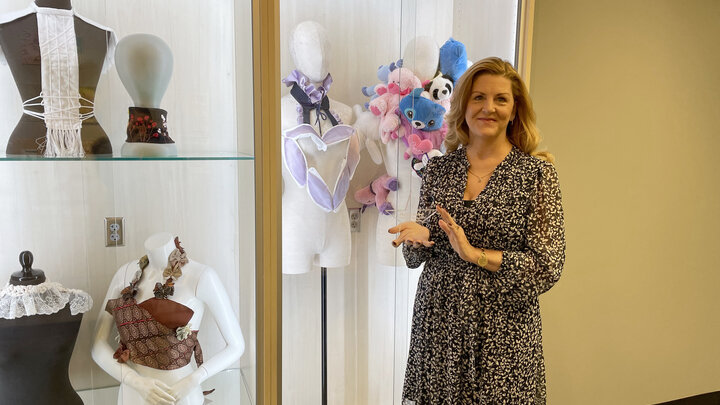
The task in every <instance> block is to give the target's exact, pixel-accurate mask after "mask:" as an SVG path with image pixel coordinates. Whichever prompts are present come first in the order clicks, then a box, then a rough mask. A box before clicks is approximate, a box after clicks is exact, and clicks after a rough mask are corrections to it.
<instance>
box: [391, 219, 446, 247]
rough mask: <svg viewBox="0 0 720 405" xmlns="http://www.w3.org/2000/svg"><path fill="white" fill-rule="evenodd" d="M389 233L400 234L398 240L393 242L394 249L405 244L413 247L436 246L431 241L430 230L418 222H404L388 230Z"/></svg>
mask: <svg viewBox="0 0 720 405" xmlns="http://www.w3.org/2000/svg"><path fill="white" fill-rule="evenodd" d="M388 232H389V233H399V234H400V235H399V236H398V238H397V239H395V240H394V241H392V245H393V246H394V247H398V246H400V245H401V244H403V243H404V244H406V245H408V246H413V247H420V246H432V245H434V244H435V242H433V241H431V240H430V230H429V229H427V228H426V227H424V226H422V225H420V224H418V223H417V222H412V221H409V222H403V223H401V224H398V225H396V226H394V227H392V228H390V229H388Z"/></svg>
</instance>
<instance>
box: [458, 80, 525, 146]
mask: <svg viewBox="0 0 720 405" xmlns="http://www.w3.org/2000/svg"><path fill="white" fill-rule="evenodd" d="M514 116H515V100H514V99H513V95H512V83H511V82H510V79H507V78H505V77H502V76H497V75H491V74H482V75H480V76H478V77H476V78H475V80H474V81H473V85H472V90H471V93H470V97H469V99H468V103H467V106H466V107H465V122H466V123H467V126H468V129H469V130H470V131H469V132H470V142H471V143H472V142H473V140H480V139H482V138H486V137H499V136H505V131H506V130H507V126H508V122H510V120H511V119H513V118H514Z"/></svg>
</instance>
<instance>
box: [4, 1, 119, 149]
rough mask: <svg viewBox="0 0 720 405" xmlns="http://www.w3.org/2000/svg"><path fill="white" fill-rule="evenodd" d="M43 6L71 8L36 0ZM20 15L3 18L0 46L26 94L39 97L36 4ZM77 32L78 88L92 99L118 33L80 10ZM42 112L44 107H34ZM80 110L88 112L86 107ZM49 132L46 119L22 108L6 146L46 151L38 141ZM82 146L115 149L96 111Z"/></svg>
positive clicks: (23, 96) (65, 3)
mask: <svg viewBox="0 0 720 405" xmlns="http://www.w3.org/2000/svg"><path fill="white" fill-rule="evenodd" d="M35 5H37V6H38V7H47V8H55V9H63V10H70V9H72V5H71V2H70V0H36V1H35ZM19 15H20V17H19V18H15V19H12V18H11V19H10V21H4V19H3V20H2V21H0V48H2V52H1V53H2V54H4V55H5V59H6V60H7V63H8V65H9V66H10V71H11V72H12V75H13V77H14V79H15V83H16V85H17V87H18V90H19V92H20V97H21V99H22V100H24V101H25V100H31V99H33V98H36V97H38V95H39V94H40V92H41V90H42V83H41V77H42V76H41V68H40V59H41V58H40V47H39V45H38V28H37V27H38V23H37V16H36V14H35V13H34V12H32V11H31V10H28V12H27V13H25V14H24V15H23V14H19ZM74 24H75V35H76V37H77V43H78V44H80V45H79V46H78V63H79V89H78V90H79V93H80V96H81V97H83V98H85V99H87V100H90V101H93V100H94V98H95V91H96V88H97V84H98V81H99V79H100V74H101V73H102V72H103V69H104V68H105V69H107V68H108V67H109V63H110V62H108V61H107V60H106V55H107V54H108V52H112V51H113V50H112V47H113V46H114V40H115V39H114V38H115V37H114V34H113V32H112V31H111V30H109V29H107V28H105V27H101V26H99V25H97V24H95V23H93V22H91V21H89V20H86V19H84V18H82V17H80V16H78V15H77V14H76V15H75V16H74ZM30 109H32V110H33V111H38V112H42V107H30ZM81 112H87V110H86V109H81ZM45 138H46V126H45V123H44V121H43V120H42V119H39V118H36V117H33V116H30V115H27V114H23V115H22V116H21V118H20V122H18V124H17V125H16V127H15V129H14V130H13V132H12V134H11V136H10V138H9V140H8V145H7V148H6V153H7V154H8V155H42V154H43V150H42V148H40V147H39V144H41V143H42V141H43V140H44V139H45ZM82 148H83V150H84V151H85V153H86V154H94V155H112V146H111V144H110V140H109V139H108V137H107V134H106V133H105V131H104V130H103V128H102V127H101V126H100V124H99V123H98V121H97V119H96V118H95V117H94V116H93V117H90V118H88V119H86V120H84V121H83V122H82Z"/></svg>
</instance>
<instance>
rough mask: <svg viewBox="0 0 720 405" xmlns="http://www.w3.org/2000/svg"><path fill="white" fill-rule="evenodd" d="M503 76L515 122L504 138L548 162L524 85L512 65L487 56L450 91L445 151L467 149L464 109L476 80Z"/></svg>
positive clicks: (548, 154) (548, 158)
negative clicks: (510, 93)
mask: <svg viewBox="0 0 720 405" xmlns="http://www.w3.org/2000/svg"><path fill="white" fill-rule="evenodd" d="M484 74H490V75H496V76H502V77H504V78H506V79H508V80H510V83H511V87H512V94H513V99H514V103H515V119H514V120H513V122H512V125H508V127H507V132H506V135H507V138H508V140H509V141H510V143H512V144H513V145H515V147H517V148H518V149H520V150H521V151H523V152H525V153H527V154H529V155H532V156H537V157H539V158H540V159H543V160H546V161H548V162H551V163H552V162H553V161H554V160H555V159H554V157H553V155H551V154H550V153H549V152H547V151H538V150H537V147H538V145H539V144H540V141H541V138H540V132H539V131H538V129H537V126H535V110H534V109H533V105H532V100H531V99H530V95H529V94H528V90H527V86H525V83H524V82H523V80H522V78H521V77H520V75H519V74H518V72H517V71H516V70H515V68H513V66H512V65H511V64H510V63H508V62H507V61H504V60H502V59H500V58H497V57H490V58H485V59H483V60H480V61H478V62H475V63H474V64H473V65H472V66H470V67H469V68H468V70H466V71H465V73H464V74H463V75H462V76H461V77H460V79H458V82H457V83H456V85H455V90H454V91H453V98H452V102H451V103H450V112H448V114H447V115H446V116H445V119H446V120H447V123H448V134H447V137H446V138H445V148H446V149H447V151H448V152H452V151H454V150H456V149H457V148H458V147H459V146H460V145H463V146H467V144H468V142H469V140H470V134H469V128H468V125H467V122H466V121H465V109H466V107H467V104H468V100H469V99H470V93H471V92H472V87H473V82H474V81H475V78H476V77H478V76H480V75H484Z"/></svg>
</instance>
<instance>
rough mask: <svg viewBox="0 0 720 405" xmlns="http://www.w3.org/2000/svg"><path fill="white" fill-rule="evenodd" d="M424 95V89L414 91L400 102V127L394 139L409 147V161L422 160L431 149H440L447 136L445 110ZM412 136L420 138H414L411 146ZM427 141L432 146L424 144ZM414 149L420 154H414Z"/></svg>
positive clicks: (407, 153)
mask: <svg viewBox="0 0 720 405" xmlns="http://www.w3.org/2000/svg"><path fill="white" fill-rule="evenodd" d="M422 94H423V89H414V90H413V91H412V92H411V93H410V94H408V95H407V96H405V97H403V99H402V100H400V105H399V106H398V109H397V114H398V116H399V117H400V127H399V128H398V129H397V130H396V131H395V135H394V137H395V138H402V139H403V142H404V143H405V146H406V147H407V150H406V151H405V159H409V158H410V156H415V157H417V158H420V157H421V156H422V154H424V153H427V151H429V150H430V149H440V146H441V145H442V142H443V140H445V135H446V134H447V123H445V122H444V120H443V116H444V115H445V108H444V107H443V106H441V105H440V104H437V103H435V102H433V101H432V100H429V99H427V98H425V97H423V96H422ZM411 134H414V135H416V136H417V137H418V138H419V139H416V138H414V137H412V142H413V144H411V137H410V135H411ZM426 140H427V141H429V142H430V144H428V143H423V141H426ZM430 146H432V147H430ZM413 147H414V148H415V150H416V151H417V152H418V153H414V152H413ZM420 152H422V153H420Z"/></svg>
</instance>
